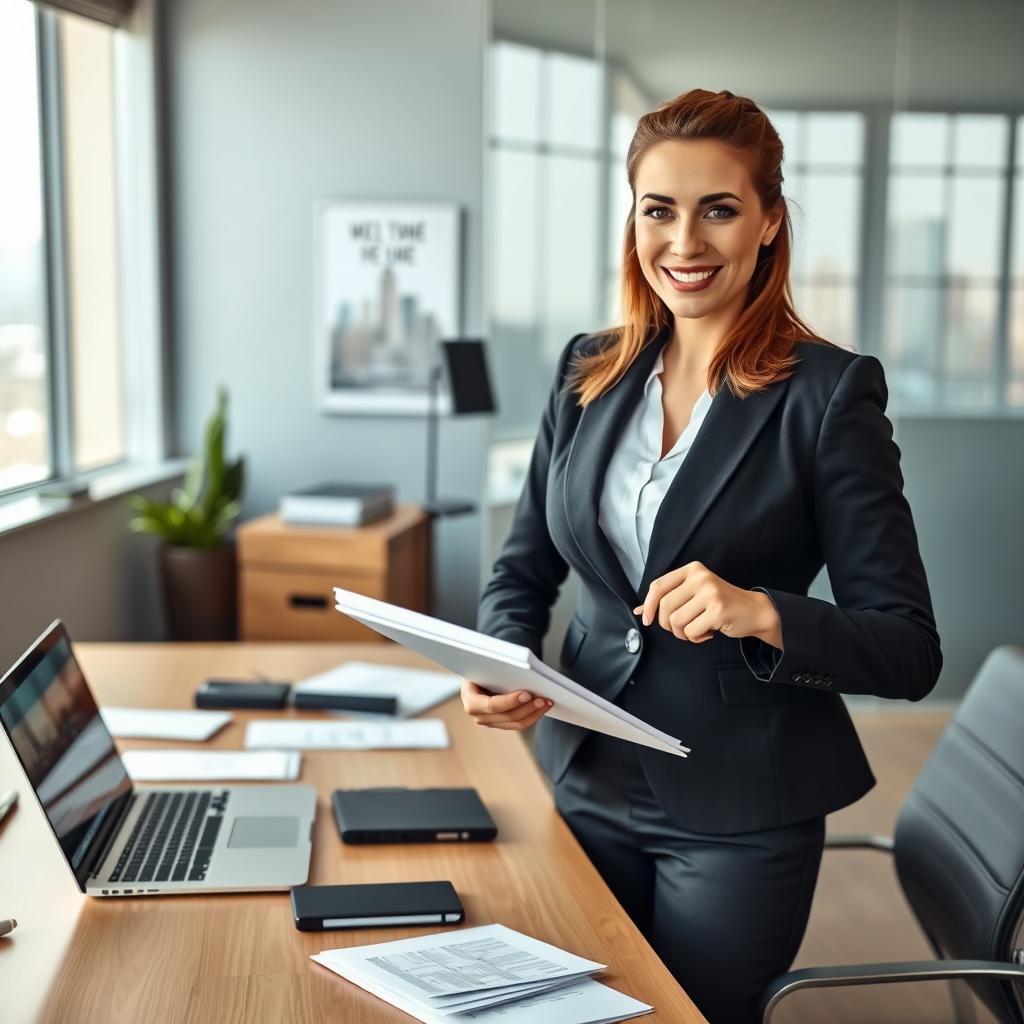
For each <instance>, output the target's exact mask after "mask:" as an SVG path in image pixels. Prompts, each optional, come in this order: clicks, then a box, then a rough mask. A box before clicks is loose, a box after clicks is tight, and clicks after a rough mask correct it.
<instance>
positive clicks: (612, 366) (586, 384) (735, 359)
mask: <svg viewBox="0 0 1024 1024" xmlns="http://www.w3.org/2000/svg"><path fill="white" fill-rule="evenodd" d="M671 139H715V140H717V141H718V142H722V143H724V144H725V145H727V146H730V147H731V148H732V149H733V150H735V152H736V155H737V156H738V157H739V158H740V159H741V160H742V161H743V162H744V164H745V165H746V167H747V169H748V171H749V172H750V178H751V181H752V182H753V185H754V188H755V190H756V191H757V194H758V196H759V197H760V199H761V205H762V207H763V208H764V210H765V211H775V210H778V209H779V208H780V207H781V210H782V223H781V224H780V226H779V230H778V231H777V232H776V234H775V238H774V239H773V240H772V242H771V244H770V245H766V246H762V247H761V249H760V251H759V252H758V255H757V263H756V264H755V266H754V273H753V275H752V276H751V279H750V285H749V287H748V290H747V304H746V306H745V307H744V309H743V312H742V313H741V314H740V316H739V318H738V319H737V321H736V323H735V324H733V326H732V328H731V329H730V330H729V332H728V334H727V335H726V336H725V338H724V339H723V342H722V345H721V346H720V347H719V349H718V351H717V352H716V353H715V355H714V357H713V359H712V360H711V365H710V367H709V368H708V387H709V389H710V390H711V392H712V393H714V392H716V391H717V390H718V388H719V387H721V385H722V382H723V381H725V382H726V383H728V385H729V388H730V389H731V390H732V391H733V392H734V393H735V394H736V395H738V396H739V397H741V398H745V397H746V396H747V395H750V394H752V393H753V392H755V391H759V390H761V389H762V388H765V387H767V386H768V385H769V384H773V383H775V382H776V381H779V380H784V379H785V378H786V377H789V376H790V375H791V374H792V372H793V366H794V365H795V364H796V362H797V360H796V357H795V356H794V355H793V348H794V346H795V344H796V342H797V341H800V340H809V341H815V342H820V343H821V344H825V345H827V344H831V343H830V342H828V341H826V340H825V339H824V338H820V337H818V336H817V335H816V334H815V333H814V332H813V331H812V330H811V329H810V327H808V325H807V324H806V323H805V322H804V321H803V320H802V319H801V318H800V316H799V315H798V314H797V312H796V309H795V308H794V305H793V296H792V292H791V290H790V286H789V268H790V262H791V255H792V245H793V240H792V225H791V222H790V218H789V208H788V206H787V205H786V200H785V199H784V198H783V196H782V180H783V178H782V142H781V140H780V139H779V136H778V133H777V132H776V131H775V128H774V127H773V125H772V123H771V121H769V120H768V118H767V116H766V115H765V114H764V112H763V111H762V110H761V109H760V107H758V106H757V104H756V103H754V101H753V100H749V99H746V98H745V97H743V96H735V95H734V94H733V93H731V92H719V93H712V92H707V91H706V90H704V89H692V90H690V92H687V93H683V95H681V96H677V97H676V98H675V99H674V100H670V101H668V102H667V103H663V104H662V105H661V106H660V107H658V109H657V110H654V111H652V112H651V113H649V114H645V115H644V116H643V117H642V118H640V120H639V122H638V123H637V127H636V132H635V134H634V135H633V141H632V142H631V143H630V146H629V152H628V153H627V155H626V173H627V177H628V179H629V186H630V188H631V189H632V191H633V206H632V208H631V209H630V211H629V216H628V217H627V218H626V233H625V238H624V240H623V250H622V256H623V258H622V284H621V306H622V317H623V324H622V326H621V327H613V328H611V329H609V330H607V331H602V332H600V333H599V334H598V335H597V337H598V338H599V339H600V340H601V341H603V342H604V344H603V345H602V346H601V348H600V350H599V351H598V352H596V353H594V354H592V355H589V356H585V357H582V358H580V359H579V360H578V361H577V363H576V364H575V369H574V374H573V378H572V387H573V389H574V390H575V391H576V393H577V394H578V395H579V401H580V404H581V405H588V404H589V403H590V402H592V401H594V399H596V398H599V397H600V396H601V395H603V394H604V393H605V392H606V391H607V390H608V389H609V388H611V387H612V386H613V385H614V384H615V382H616V381H618V379H619V378H620V377H621V376H622V374H623V373H625V371H626V369H627V368H628V367H629V365H630V364H631V363H632V362H633V360H634V359H635V358H636V357H637V355H638V354H639V352H640V350H641V349H642V348H643V347H644V345H645V344H646V343H647V342H648V341H649V340H650V339H651V338H652V337H653V336H654V334H656V333H657V332H658V331H659V330H661V329H662V328H664V327H666V326H668V325H669V324H670V323H671V322H672V313H671V312H670V310H669V308H668V307H667V306H666V305H665V303H664V302H663V301H662V299H661V298H660V297H659V296H658V294H657V293H656V292H655V291H654V290H653V289H652V288H651V286H650V285H649V284H648V283H647V279H646V278H645V277H644V274H643V270H642V269H641V267H640V260H639V258H638V257H637V252H636V212H635V211H636V174H637V167H638V165H639V163H640V159H641V157H643V155H644V154H645V153H646V152H647V151H648V150H649V149H650V148H651V147H652V146H655V145H657V144H658V143H659V142H666V141H669V140H671Z"/></svg>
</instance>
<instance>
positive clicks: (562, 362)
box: [477, 334, 583, 657]
mask: <svg viewBox="0 0 1024 1024" xmlns="http://www.w3.org/2000/svg"><path fill="white" fill-rule="evenodd" d="M582 337H583V335H582V334H577V335H576V336H575V337H574V338H573V339H572V340H571V341H570V342H569V344H568V345H567V346H566V347H565V349H564V350H563V352H562V355H561V358H560V359H559V361H558V373H557V374H556V376H555V382H554V385H553V386H552V389H551V394H550V395H549V396H548V401H547V405H546V406H545V408H544V414H543V416H542V417H541V422H540V429H539V430H538V431H537V439H536V441H535V442H534V445H533V454H532V455H531V456H530V467H529V470H528V471H527V475H526V480H525V482H524V483H523V489H522V491H521V492H520V495H519V501H518V502H517V503H516V508H515V514H514V516H513V519H512V527H511V529H510V530H509V533H508V537H506V539H505V543H504V544H503V545H502V548H501V552H500V553H499V555H498V560H497V561H496V562H495V563H494V570H493V572H492V574H491V578H490V580H489V581H488V583H487V586H486V587H484V592H483V596H482V597H481V599H480V607H479V610H478V612H477V629H478V630H480V632H481V633H487V634H488V635H489V636H493V637H497V638H498V639H500V640H510V641H511V642H513V643H517V644H523V645H524V646H526V647H529V648H530V650H532V651H533V653H534V654H536V655H537V657H540V654H541V642H542V641H543V639H544V636H545V634H546V633H547V631H548V625H549V624H550V621H551V606H552V605H553V604H554V603H555V599H556V598H557V597H558V591H559V589H560V587H561V586H562V583H563V582H564V581H565V577H566V576H567V575H568V572H569V566H568V565H567V564H566V561H565V559H564V558H562V556H561V554H559V552H558V549H557V548H556V547H555V545H554V542H553V541H552V540H551V534H550V533H549V531H548V525H547V514H546V510H545V507H546V503H547V489H548V467H549V465H550V462H551V448H552V444H553V442H554V436H555V417H556V413H557V410H558V402H559V396H560V395H561V392H562V390H563V388H564V387H565V382H566V379H567V377H568V373H569V369H570V361H571V358H572V353H573V348H574V346H575V345H576V342H577V341H578V340H579V339H580V338H582Z"/></svg>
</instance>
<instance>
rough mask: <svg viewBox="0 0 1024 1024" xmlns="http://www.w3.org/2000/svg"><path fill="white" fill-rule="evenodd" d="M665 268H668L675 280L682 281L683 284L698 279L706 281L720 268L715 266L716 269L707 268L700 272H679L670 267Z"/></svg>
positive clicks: (692, 282)
mask: <svg viewBox="0 0 1024 1024" xmlns="http://www.w3.org/2000/svg"><path fill="white" fill-rule="evenodd" d="M665 269H666V270H668V272H669V273H670V274H671V275H672V277H673V278H675V280H677V281H680V282H681V283H683V284H695V283H696V282H697V281H706V280H707V279H708V278H709V277H710V276H711V275H712V274H713V273H714V272H715V270H717V269H718V268H717V267H715V269H714V270H705V271H704V272H703V273H699V274H678V273H676V271H674V270H671V269H669V268H668V267H666V268H665Z"/></svg>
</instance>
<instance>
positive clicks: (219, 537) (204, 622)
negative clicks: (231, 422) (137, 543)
mask: <svg viewBox="0 0 1024 1024" xmlns="http://www.w3.org/2000/svg"><path fill="white" fill-rule="evenodd" d="M227 404H228V396H227V392H226V391H225V390H224V388H220V389H219V390H218V393H217V409H216V411H215V412H214V414H213V416H212V417H211V418H210V420H209V422H208V423H207V424H206V433H205V442H204V446H203V451H202V452H200V453H199V454H197V455H196V457H195V459H193V461H192V463H191V465H190V466H189V469H188V472H187V473H186V474H185V479H184V481H183V485H182V486H181V487H178V488H175V489H174V491H172V493H171V500H170V501H169V502H159V501H152V500H151V499H149V498H146V497H143V496H142V495H135V496H134V497H132V498H129V499H128V504H129V505H130V507H131V508H132V509H133V510H134V511H135V513H136V514H135V517H134V518H133V519H132V520H131V521H130V522H129V523H128V528H129V529H130V530H133V531H134V532H136V533H153V534H156V536H157V537H159V538H160V539H161V541H163V543H162V544H161V546H160V578H161V589H162V591H163V598H164V610H165V612H166V614H167V620H168V625H169V627H170V633H171V637H172V639H174V640H231V639H234V637H235V618H236V608H237V585H236V580H235V547H234V544H233V543H230V542H229V541H228V539H227V534H228V531H229V530H230V529H231V527H232V525H233V523H234V522H235V520H236V519H237V518H238V516H239V514H240V513H241V511H242V506H241V504H240V498H241V493H242V483H243V476H244V459H243V458H238V459H236V460H235V461H234V462H232V463H230V464H228V463H226V462H225V460H224V437H225V433H226V430H227Z"/></svg>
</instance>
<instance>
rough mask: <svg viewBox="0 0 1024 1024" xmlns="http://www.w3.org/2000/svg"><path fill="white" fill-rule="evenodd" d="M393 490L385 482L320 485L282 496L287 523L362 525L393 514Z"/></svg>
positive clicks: (282, 513) (282, 505) (281, 511)
mask: <svg viewBox="0 0 1024 1024" xmlns="http://www.w3.org/2000/svg"><path fill="white" fill-rule="evenodd" d="M392 496H393V490H392V488H391V487H389V486H387V485H386V484H369V485H356V484H336V483H335V484H317V486H316V487H306V488H303V489H302V490H301V491H290V492H289V493H288V494H286V495H284V497H282V498H281V503H280V513H281V518H282V519H283V520H284V521H285V522H286V523H294V524H297V525H312V526H362V525H364V524H365V523H372V522H373V521H374V520H375V519H383V518H384V517H385V516H387V515H390V514H391V509H392Z"/></svg>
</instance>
